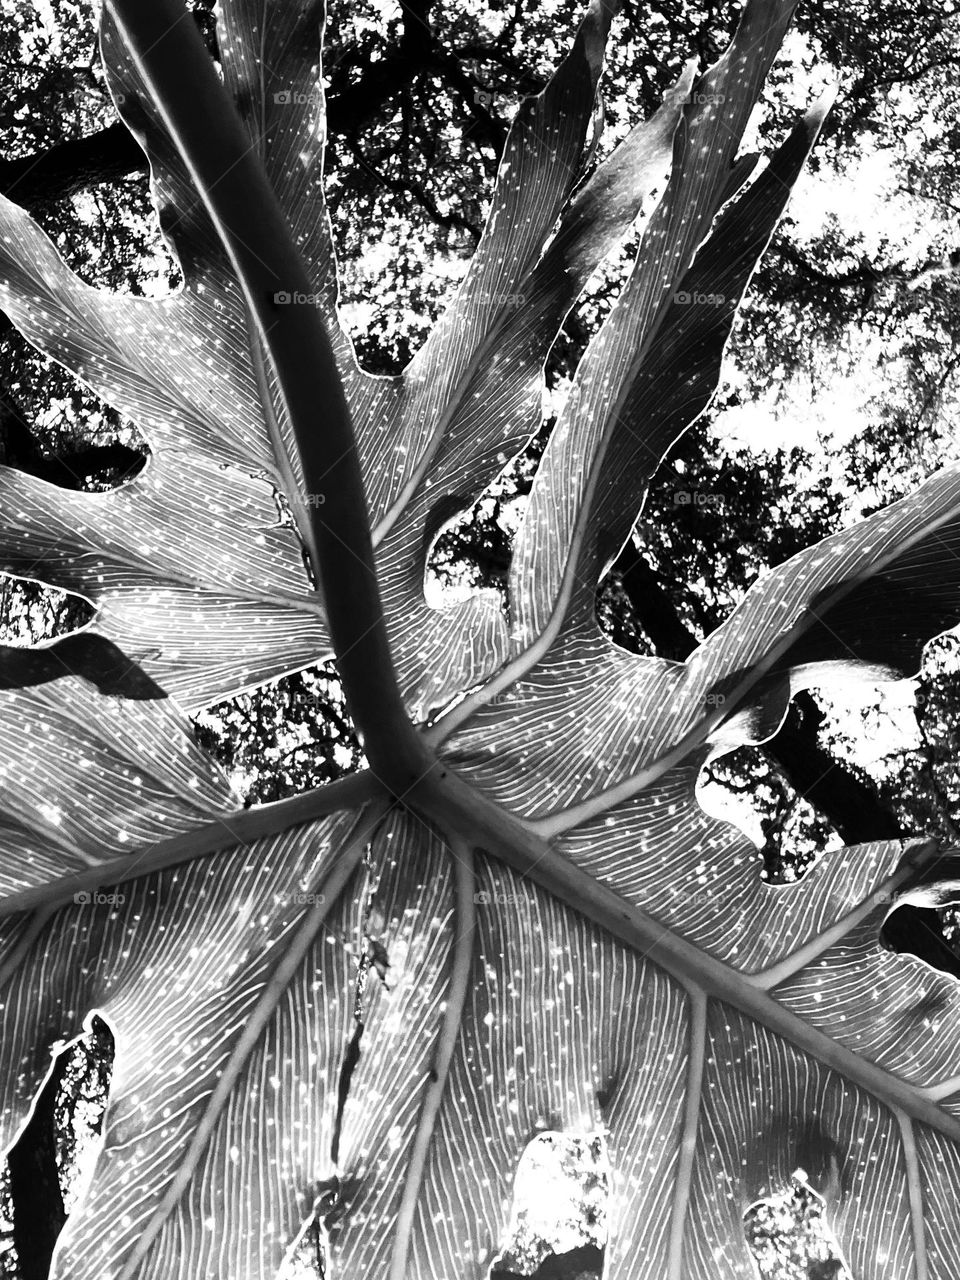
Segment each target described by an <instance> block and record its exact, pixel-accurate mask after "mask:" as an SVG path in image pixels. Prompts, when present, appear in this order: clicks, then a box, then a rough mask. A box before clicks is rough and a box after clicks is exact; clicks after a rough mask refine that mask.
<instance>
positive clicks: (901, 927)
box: [880, 902, 960, 978]
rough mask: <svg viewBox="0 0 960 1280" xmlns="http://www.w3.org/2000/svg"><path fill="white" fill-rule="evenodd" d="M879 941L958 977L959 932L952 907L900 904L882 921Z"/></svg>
mask: <svg viewBox="0 0 960 1280" xmlns="http://www.w3.org/2000/svg"><path fill="white" fill-rule="evenodd" d="M880 941H881V944H882V945H883V946H884V947H886V948H887V949H888V950H890V951H895V952H896V953H897V954H898V955H911V956H916V958H917V959H918V960H923V961H924V962H925V963H926V964H928V965H930V967H931V968H933V969H939V970H940V972H941V973H949V974H952V975H953V977H955V978H960V931H958V913H957V908H956V907H945V908H942V909H938V908H936V907H921V906H917V905H915V904H914V903H910V902H907V903H904V905H903V906H902V907H897V908H896V910H894V911H891V912H890V914H889V915H888V916H887V918H886V920H884V922H883V927H882V928H881V930H880Z"/></svg>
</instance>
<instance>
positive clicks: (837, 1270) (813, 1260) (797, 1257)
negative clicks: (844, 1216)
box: [743, 1169, 851, 1280]
mask: <svg viewBox="0 0 960 1280" xmlns="http://www.w3.org/2000/svg"><path fill="white" fill-rule="evenodd" d="M743 1229H744V1234H745V1236H746V1239H747V1244H748V1246H749V1248H750V1252H751V1253H752V1254H753V1258H754V1261H755V1262H756V1264H757V1270H758V1272H759V1274H760V1276H761V1277H762V1280H851V1277H850V1273H849V1271H848V1270H847V1268H846V1266H845V1265H844V1263H843V1259H842V1258H841V1256H840V1248H839V1245H838V1244H837V1241H836V1238H835V1237H834V1235H833V1233H832V1232H831V1230H830V1228H829V1227H828V1226H827V1222H826V1219H825V1217H824V1204H823V1201H822V1200H821V1198H820V1197H819V1196H818V1195H817V1193H816V1192H815V1191H814V1190H813V1189H812V1188H811V1187H810V1186H809V1184H808V1182H807V1177H806V1174H805V1173H804V1171H803V1170H802V1169H798V1170H797V1171H796V1172H795V1173H794V1175H793V1178H792V1179H791V1182H790V1186H789V1187H788V1188H787V1190H786V1191H784V1192H782V1193H781V1194H780V1195H776V1196H771V1197H770V1198H769V1199H767V1200H760V1201H758V1202H757V1203H756V1204H754V1205H751V1207H750V1208H749V1209H748V1210H747V1212H746V1213H745V1214H744V1215H743Z"/></svg>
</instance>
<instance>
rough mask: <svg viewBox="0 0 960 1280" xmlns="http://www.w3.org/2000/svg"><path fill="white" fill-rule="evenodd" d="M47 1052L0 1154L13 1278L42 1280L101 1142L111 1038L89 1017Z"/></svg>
mask: <svg viewBox="0 0 960 1280" xmlns="http://www.w3.org/2000/svg"><path fill="white" fill-rule="evenodd" d="M85 1026H86V1030H85V1031H84V1033H83V1034H82V1035H81V1036H78V1037H77V1039H76V1040H74V1041H72V1042H71V1043H70V1044H67V1045H64V1046H63V1047H62V1048H61V1049H60V1050H59V1052H58V1053H57V1054H56V1055H55V1057H54V1060H53V1063H52V1065H51V1068H50V1071H49V1072H48V1074H47V1078H46V1079H45V1080H44V1082H43V1084H42V1086H41V1087H40V1090H39V1092H38V1094H37V1096H36V1099H35V1100H34V1104H33V1109H32V1110H31V1112H30V1117H29V1119H28V1120H27V1123H26V1124H25V1125H24V1127H23V1129H22V1130H21V1131H20V1134H19V1136H18V1137H17V1140H16V1142H15V1143H14V1145H13V1146H12V1147H11V1148H10V1150H9V1152H8V1153H7V1160H6V1165H5V1169H4V1175H5V1176H4V1182H5V1187H4V1196H3V1200H4V1211H3V1217H4V1218H7V1217H9V1220H10V1226H11V1230H10V1235H9V1239H8V1246H9V1247H8V1249H7V1254H8V1255H9V1256H10V1257H11V1258H12V1259H15V1267H16V1271H15V1274H16V1275H17V1277H18V1280H47V1276H48V1274H49V1270H50V1261H51V1259H52V1257H53V1252H54V1249H55V1247H56V1243H57V1239H58V1237H59V1235H60V1231H61V1230H62V1228H63V1224H64V1222H66V1220H67V1218H68V1217H69V1215H70V1214H71V1213H72V1212H73V1211H74V1209H75V1208H76V1207H77V1206H78V1204H79V1202H80V1200H81V1198H82V1196H83V1192H84V1190H85V1188H86V1187H87V1185H88V1183H89V1181H90V1178H91V1176H92V1174H93V1166H94V1164H95V1163H96V1159H97V1156H98V1154H99V1152H100V1148H101V1146H102V1142H103V1119H104V1114H105V1112H106V1109H107V1102H108V1100H109V1094H110V1078H111V1075H112V1073H113V1058H114V1038H113V1033H112V1032H111V1030H110V1028H109V1026H108V1025H107V1023H106V1022H105V1021H104V1020H103V1019H102V1018H101V1017H99V1016H98V1015H97V1014H95V1013H94V1014H92V1015H90V1017H89V1018H88V1019H87V1021H86V1023H85Z"/></svg>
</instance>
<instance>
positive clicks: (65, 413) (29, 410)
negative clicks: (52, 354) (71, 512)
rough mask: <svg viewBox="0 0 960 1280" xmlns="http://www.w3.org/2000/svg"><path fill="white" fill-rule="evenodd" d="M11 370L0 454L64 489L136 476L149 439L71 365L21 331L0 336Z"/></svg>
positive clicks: (92, 488)
mask: <svg viewBox="0 0 960 1280" xmlns="http://www.w3.org/2000/svg"><path fill="white" fill-rule="evenodd" d="M0 363H2V365H3V367H4V368H6V369H8V370H10V371H11V372H10V373H9V375H8V376H7V377H6V378H5V379H4V380H3V383H2V391H3V403H2V405H0V462H3V463H4V464H5V465H6V466H10V467H13V468H15V469H16V470H17V471H23V472H25V473H26V474H27V475H32V476H36V478H37V479H38V480H44V481H46V483H48V484H53V485H56V486H57V487H58V488H61V489H73V490H81V491H84V492H87V493H103V492H106V491H108V490H110V489H116V488H118V487H119V486H121V485H123V484H127V483H129V482H130V481H131V480H133V479H134V478H135V477H136V476H137V475H138V474H139V473H140V472H141V471H142V470H143V468H144V467H145V466H146V464H147V460H148V458H149V456H150V451H149V449H148V447H147V443H146V440H145V439H144V437H143V436H142V435H141V433H140V431H139V430H138V429H137V427H136V426H135V425H134V424H133V423H132V422H131V421H129V419H126V418H123V417H121V415H120V414H119V413H118V412H117V411H116V410H115V409H113V408H111V406H110V405H108V404H107V403H106V402H105V401H103V400H100V399H99V398H98V397H97V396H96V395H94V394H93V392H92V391H90V389H89V388H88V387H86V386H84V385H83V384H82V383H81V382H79V381H78V380H77V379H76V378H74V377H73V376H72V375H71V374H70V373H68V372H67V371H66V369H64V368H62V367H61V366H59V365H57V364H56V363H55V362H54V361H53V360H51V359H48V358H47V357H45V356H43V355H41V354H40V352H38V351H35V350H34V349H33V348H32V347H30V346H29V345H28V344H27V342H26V339H24V338H22V337H21V336H20V335H19V334H18V333H16V332H14V333H10V334H7V335H5V336H4V337H3V339H2V340H0Z"/></svg>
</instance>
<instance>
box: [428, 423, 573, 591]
mask: <svg viewBox="0 0 960 1280" xmlns="http://www.w3.org/2000/svg"><path fill="white" fill-rule="evenodd" d="M552 427H553V421H552V420H549V421H547V422H544V423H543V424H541V427H540V430H539V431H538V432H537V433H536V434H535V435H534V436H533V437H532V438H531V439H530V440H529V441H528V442H527V445H526V447H525V448H524V450H523V452H522V453H520V454H518V455H517V456H516V457H515V458H513V459H512V460H510V459H508V458H507V457H506V455H501V456H500V459H499V460H500V461H501V462H502V463H503V464H504V466H503V470H502V471H501V472H500V473H499V475H497V476H496V477H495V478H494V479H493V480H492V481H491V482H490V484H488V485H487V487H486V489H485V490H484V491H483V493H482V494H481V495H480V497H479V498H478V499H477V500H476V502H474V503H472V504H470V503H469V499H465V500H458V499H457V498H455V497H454V496H451V497H450V499H449V504H450V505H449V507H447V508H446V509H445V508H444V504H443V502H439V503H438V504H437V505H436V507H435V508H434V517H435V520H436V523H435V525H434V528H433V529H432V530H430V531H429V534H428V541H429V542H430V544H431V545H429V547H428V548H427V552H426V568H425V570H424V595H425V597H426V600H427V603H428V604H429V605H430V606H431V607H432V608H434V609H442V608H444V607H445V606H448V605H451V604H456V603H457V602H458V601H460V600H463V599H465V598H466V597H467V596H470V595H475V594H476V593H477V592H478V591H483V590H493V591H497V592H499V594H500V596H501V597H502V598H503V599H504V601H505V600H506V591H507V581H508V577H509V573H510V557H511V555H512V554H513V541H514V538H515V537H516V534H517V530H518V529H519V527H520V522H521V520H522V518H523V509H524V506H525V504H526V499H527V495H528V494H529V492H530V486H531V484H532V482H533V477H534V475H535V473H536V470H537V467H538V465H539V463H540V458H541V455H542V454H543V450H544V448H545V447H546V444H547V440H548V439H549V436H550V430H551V428H552Z"/></svg>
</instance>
